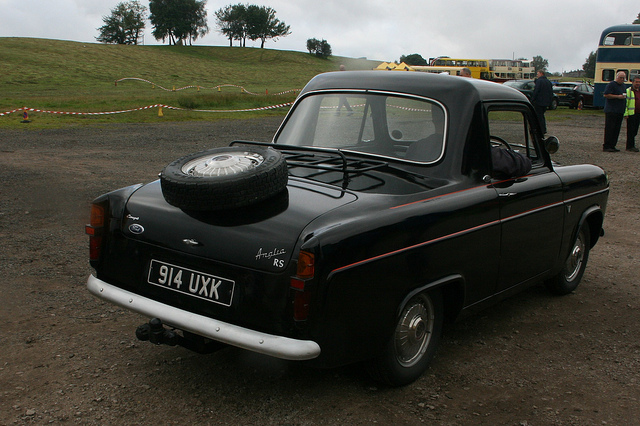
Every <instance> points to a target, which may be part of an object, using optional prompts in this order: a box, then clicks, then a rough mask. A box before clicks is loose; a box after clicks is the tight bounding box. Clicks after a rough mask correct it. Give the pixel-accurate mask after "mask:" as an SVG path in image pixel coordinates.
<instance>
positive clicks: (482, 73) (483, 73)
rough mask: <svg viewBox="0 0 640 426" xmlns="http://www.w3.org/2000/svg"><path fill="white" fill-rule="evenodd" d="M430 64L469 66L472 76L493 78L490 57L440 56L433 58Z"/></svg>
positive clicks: (435, 65) (457, 66) (484, 78)
mask: <svg viewBox="0 0 640 426" xmlns="http://www.w3.org/2000/svg"><path fill="white" fill-rule="evenodd" d="M429 65H430V66H432V67H456V68H469V70H471V77H473V78H481V79H483V80H491V72H490V69H489V60H488V59H457V58H448V57H446V56H440V57H437V58H433V59H431V61H430V63H429Z"/></svg>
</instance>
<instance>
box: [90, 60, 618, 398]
mask: <svg viewBox="0 0 640 426" xmlns="http://www.w3.org/2000/svg"><path fill="white" fill-rule="evenodd" d="M558 146H559V142H558V140H557V138H555V137H552V136H551V137H548V138H546V139H545V138H544V135H543V134H542V133H541V130H540V125H539V123H538V122H537V119H536V115H535V113H534V110H533V108H532V106H531V104H530V103H529V101H528V100H527V98H526V97H525V96H524V95H523V94H521V93H520V92H518V91H516V90H514V89H511V88H509V87H506V86H503V85H500V84H495V83H492V82H486V81H480V80H475V79H468V78H461V77H454V76H446V75H433V74H427V73H419V72H384V71H353V72H351V71H347V72H334V73H326V74H321V75H318V76H316V77H315V78H313V79H312V80H311V81H310V82H309V83H308V84H307V85H306V87H305V88H304V89H303V91H302V92H301V93H300V95H299V97H298V98H297V99H296V101H295V102H294V104H293V106H292V107H291V110H290V112H289V113H288V114H287V116H286V117H285V119H284V120H283V123H282V125H281V126H280V128H279V129H278V131H277V132H276V134H275V136H274V138H273V140H272V141H270V142H251V141H241V140H238V141H234V142H232V143H230V145H229V146H227V147H221V148H212V149H209V150H207V151H203V152H198V153H193V154H188V155H185V156H184V157H182V158H179V159H177V160H175V161H174V162H172V163H170V164H168V165H166V166H165V167H164V169H162V171H161V173H160V176H159V179H158V180H156V181H154V182H151V183H147V184H144V185H143V184H138V185H133V186H130V187H127V188H123V189H119V190H116V191H114V192H110V193H108V194H105V195H102V196H100V197H98V198H96V199H95V200H94V202H93V204H92V210H91V220H90V224H89V225H87V227H86V232H87V233H88V234H89V236H90V263H91V265H92V267H93V268H94V269H95V272H94V273H93V274H92V275H91V276H90V277H89V279H88V283H87V285H88V289H89V291H90V292H91V293H93V294H94V295H96V296H97V297H99V298H101V299H104V300H106V301H108V302H111V303H114V304H116V305H119V306H121V307H124V308H126V309H129V310H131V311H134V312H137V313H139V314H142V315H143V316H146V317H147V318H148V319H150V321H149V322H147V323H145V324H143V325H142V326H140V327H139V328H138V329H137V330H136V334H137V336H138V338H140V339H141V340H148V341H151V342H152V343H155V344H170V345H176V344H177V345H182V346H185V347H187V348H190V349H192V350H196V351H200V352H203V353H206V352H211V351H214V350H217V349H219V348H222V347H226V346H228V345H232V346H236V347H240V348H244V349H246V350H250V351H256V352H259V353H262V354H267V355H270V356H273V357H278V358H282V359H287V360H300V361H305V362H308V363H310V364H312V365H315V366H318V367H323V368H325V367H326V368H331V367H337V366H341V365H346V364H350V363H364V364H365V365H366V366H367V369H368V371H369V372H370V373H371V375H372V377H373V378H374V379H376V380H378V381H381V382H383V383H387V384H389V385H392V386H401V385H405V384H408V383H411V382H412V381H414V380H416V379H417V378H419V377H420V375H421V374H422V373H423V372H424V371H425V369H426V368H427V366H428V364H429V362H430V361H431V359H432V358H433V356H434V353H435V351H436V348H437V345H438V341H439V339H440V334H441V331H442V327H443V324H444V323H445V322H447V321H453V320H455V319H458V318H461V317H463V316H466V315H467V314H470V313H473V312H476V311H477V310H479V309H483V308H485V307H487V306H489V305H490V304H492V303H495V302H496V301H498V300H502V299H504V298H506V297H508V296H509V295H512V294H514V292H517V291H519V290H522V289H524V288H526V287H527V286H531V285H535V284H544V285H546V286H547V287H548V289H549V290H550V291H551V292H552V293H555V294H560V295H562V294H567V293H570V292H573V291H574V290H575V289H576V287H577V286H578V284H579V282H580V280H581V278H582V276H583V274H584V272H585V268H586V266H587V260H588V256H589V250H590V249H592V248H593V246H594V245H595V244H596V242H597V241H598V239H599V237H600V236H601V235H603V231H602V224H603V219H604V214H605V209H606V204H607V197H608V192H609V183H608V178H607V175H606V174H605V172H604V171H603V170H601V169H600V168H599V167H596V166H593V165H568V166H561V165H558V164H555V163H554V162H552V160H551V158H550V154H551V153H553V152H555V151H556V150H557V149H558ZM496 150H504V151H496ZM496 152H497V153H499V154H509V155H507V156H506V157H508V158H513V159H515V160H518V161H519V162H520V165H518V164H516V165H515V166H513V167H510V166H509V165H506V166H505V165H504V164H498V163H497V162H496V160H495V159H496V158H498V157H497V156H496V155H494V154H495V153H496ZM503 157H504V156H503ZM522 165H524V166H523V167H522Z"/></svg>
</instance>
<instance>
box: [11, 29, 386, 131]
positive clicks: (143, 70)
mask: <svg viewBox="0 0 640 426" xmlns="http://www.w3.org/2000/svg"><path fill="white" fill-rule="evenodd" d="M378 63H379V61H368V60H364V59H351V58H341V57H332V58H330V59H328V60H322V59H319V58H316V57H314V56H311V55H309V54H307V53H304V52H293V51H281V50H273V49H257V48H240V47H220V46H120V45H104V44H97V43H79V42H71V41H61V40H49V39H35V38H14V37H6V38H5V37H3V38H0V96H1V97H0V113H3V112H6V111H10V110H13V109H15V108H20V107H23V106H26V107H29V108H36V109H42V110H55V111H74V112H109V111H119V110H125V109H132V108H138V107H143V106H147V105H155V104H165V105H171V106H175V107H181V108H191V109H207V110H209V109H243V108H254V107H257V106H268V105H274V104H278V103H284V102H290V101H291V100H292V99H293V98H294V97H295V94H288V95H279V96H275V94H276V93H280V92H283V91H288V90H292V89H301V88H302V87H303V86H304V85H305V83H306V82H307V81H308V80H309V79H310V78H311V77H313V76H314V75H316V74H319V73H322V72H327V71H334V70H337V69H338V67H339V65H340V64H345V65H346V66H347V68H349V69H371V68H373V67H375V66H377V64H378ZM123 78H125V79H128V78H137V79H144V80H148V81H150V82H152V83H154V85H152V84H149V83H145V82H142V81H138V80H124V81H120V82H119V83H118V84H117V85H116V84H115V82H116V81H117V80H120V79H123ZM224 84H231V85H236V86H241V87H243V88H244V89H245V90H246V91H248V92H253V93H258V94H260V96H253V95H249V94H247V93H242V91H241V89H240V88H237V87H223V88H221V89H220V90H218V89H216V86H219V85H224ZM159 86H162V87H165V88H167V89H170V90H169V91H165V90H162V89H161V88H160V87H159ZM186 86H199V89H198V88H196V87H192V88H185V89H183V90H176V91H172V90H171V89H174V88H175V89H180V88H183V87H186ZM267 92H268V93H269V96H267V95H266V93H267ZM276 113H282V111H280V112H276ZM235 114H238V113H235ZM243 114H247V113H243ZM31 115H32V116H37V117H38V121H39V122H41V123H42V122H43V121H42V120H44V123H52V124H53V122H56V121H57V122H59V121H60V118H62V119H63V120H64V121H65V122H76V121H78V120H79V119H81V118H82V117H80V118H78V117H77V116H76V117H70V116H60V115H56V114H45V113H31ZM157 115H158V114H150V113H149V112H148V111H147V112H146V113H145V114H143V113H139V112H136V113H127V114H117V115H113V116H105V117H95V116H92V118H91V121H114V120H116V121H149V120H156V119H158V118H157ZM221 116H222V115H221V114H217V115H216V117H221ZM151 117H156V118H151ZM84 118H85V119H86V118H87V117H84ZM211 118H212V117H211V113H195V112H181V111H171V112H170V113H167V114H165V118H163V119H164V120H172V119H175V120H188V119H211ZM243 118H246V115H245V116H243ZM5 121H7V116H0V126H1V127H5V126H6V123H5ZM12 121H13V120H12ZM34 121H35V120H34Z"/></svg>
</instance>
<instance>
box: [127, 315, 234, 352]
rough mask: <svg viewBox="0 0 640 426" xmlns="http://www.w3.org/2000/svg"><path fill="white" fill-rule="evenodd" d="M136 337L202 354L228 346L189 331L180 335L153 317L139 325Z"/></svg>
mask: <svg viewBox="0 0 640 426" xmlns="http://www.w3.org/2000/svg"><path fill="white" fill-rule="evenodd" d="M136 337H137V338H138V340H142V341H144V342H147V341H149V342H151V343H153V344H155V345H169V346H176V345H180V346H182V347H184V348H187V349H190V350H192V351H194V352H198V353H201V354H208V353H212V352H215V351H218V350H220V349H222V348H224V347H225V346H226V345H225V344H223V343H220V342H216V341H215V340H210V339H207V338H204V337H202V336H198V335H197V334H193V333H189V332H188V331H182V335H180V334H178V333H177V332H176V331H175V330H169V329H167V328H165V327H164V325H163V324H162V321H161V320H160V319H158V318H153V319H152V320H151V321H149V322H148V323H146V324H142V325H141V326H139V327H138V328H137V329H136Z"/></svg>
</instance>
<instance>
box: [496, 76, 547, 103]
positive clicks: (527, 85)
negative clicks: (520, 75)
mask: <svg viewBox="0 0 640 426" xmlns="http://www.w3.org/2000/svg"><path fill="white" fill-rule="evenodd" d="M502 84H504V85H505V86H509V87H512V88H514V89H516V90H519V91H520V92H522V93H524V94H525V96H526V97H527V98H528V99H529V101H531V96H532V95H533V89H535V87H536V82H535V80H508V81H505V82H504V83H502ZM558 104H559V99H558V95H557V94H556V93H555V91H554V94H553V99H552V100H551V105H549V109H556V108H558Z"/></svg>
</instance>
